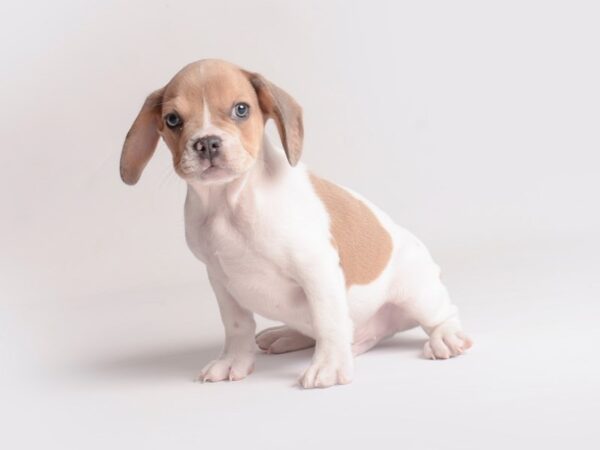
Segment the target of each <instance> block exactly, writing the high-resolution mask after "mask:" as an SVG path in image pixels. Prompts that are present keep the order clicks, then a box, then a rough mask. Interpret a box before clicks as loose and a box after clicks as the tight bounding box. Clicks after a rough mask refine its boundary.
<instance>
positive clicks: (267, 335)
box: [256, 325, 315, 354]
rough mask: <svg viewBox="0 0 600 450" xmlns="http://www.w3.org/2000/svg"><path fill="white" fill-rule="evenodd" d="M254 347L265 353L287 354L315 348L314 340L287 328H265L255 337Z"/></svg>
mask: <svg viewBox="0 0 600 450" xmlns="http://www.w3.org/2000/svg"><path fill="white" fill-rule="evenodd" d="M256 345H258V347H259V348H260V349H261V350H263V351H265V352H267V353H274V354H278V353H287V352H295V351H297V350H304V349H305V348H310V347H314V346H315V340H314V339H312V338H310V337H308V336H305V335H303V334H302V333H300V332H298V331H296V330H294V329H292V328H290V327H288V326H285V325H284V326H280V327H273V328H267V329H266V330H263V331H261V332H260V333H258V334H257V335H256Z"/></svg>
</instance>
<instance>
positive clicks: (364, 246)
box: [310, 174, 392, 287]
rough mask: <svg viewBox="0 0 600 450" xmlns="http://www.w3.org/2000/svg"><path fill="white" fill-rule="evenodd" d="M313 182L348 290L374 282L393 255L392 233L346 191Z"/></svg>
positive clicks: (318, 180)
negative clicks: (328, 220)
mask: <svg viewBox="0 0 600 450" xmlns="http://www.w3.org/2000/svg"><path fill="white" fill-rule="evenodd" d="M310 181H311V183H312V184H313V186H314V188H315V191H316V192H317V195H318V196H319V198H320V199H321V201H322V202H323V203H324V204H325V208H326V209H327V212H328V213H329V218H330V220H331V224H330V228H331V235H332V236H333V240H334V245H335V247H336V248H337V250H338V253H339V255H340V265H341V266H342V270H343V271H344V275H345V277H346V287H349V286H351V285H353V284H368V283H370V282H371V281H373V280H375V279H376V278H377V277H378V276H379V275H380V274H381V273H382V272H383V270H384V269H385V267H386V265H387V263H388V261H389V259H390V256H391V254H392V238H391V236H390V234H389V233H388V232H387V230H386V229H385V228H383V226H382V225H381V223H380V222H379V220H378V219H377V217H375V214H373V212H372V211H371V210H370V209H369V208H368V207H367V206H366V205H365V204H364V203H363V202H361V201H360V200H358V199H357V198H355V197H354V196H352V195H351V194H350V193H349V192H347V191H346V190H344V189H342V188H341V187H339V186H337V185H335V184H333V183H331V182H329V181H327V180H324V179H322V178H319V177H317V176H315V175H313V174H310Z"/></svg>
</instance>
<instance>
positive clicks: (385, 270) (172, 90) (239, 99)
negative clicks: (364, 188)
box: [121, 60, 471, 388]
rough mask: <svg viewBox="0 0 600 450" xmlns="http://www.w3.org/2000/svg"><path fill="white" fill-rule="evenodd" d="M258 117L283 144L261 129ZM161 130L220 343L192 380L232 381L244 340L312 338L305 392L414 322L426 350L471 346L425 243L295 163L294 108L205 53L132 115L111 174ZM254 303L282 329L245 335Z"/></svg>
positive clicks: (345, 374) (340, 375) (134, 168)
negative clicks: (220, 329) (210, 294)
mask: <svg viewBox="0 0 600 450" xmlns="http://www.w3.org/2000/svg"><path fill="white" fill-rule="evenodd" d="M268 119H273V120H274V121H275V123H276V125H277V128H278V131H279V135H280V137H281V141H282V144H283V150H282V149H280V148H278V147H275V146H272V145H271V144H270V143H269V142H268V141H267V139H266V137H265V135H264V127H265V122H266V121H267V120H268ZM161 137H162V138H163V140H164V141H165V142H166V144H167V146H168V147H169V149H170V150H171V152H172V154H173V164H174V167H175V171H176V172H177V174H179V176H181V178H183V179H184V180H185V181H186V182H187V185H188V189H187V198H186V200H185V235H186V239H187V243H188V245H189V247H190V249H191V251H192V252H193V253H194V255H196V257H198V259H200V260H201V261H203V262H204V263H205V264H206V268H207V271H208V277H209V279H210V282H211V284H212V287H213V289H214V292H215V295H216V297H217V300H218V303H219V309H220V312H221V317H222V320H223V325H224V326H225V336H226V337H225V346H224V350H223V352H222V354H221V356H219V357H218V359H216V360H214V361H212V362H210V363H209V364H208V365H206V367H204V369H203V370H202V372H201V374H200V379H201V380H203V381H220V380H239V379H242V378H244V377H246V376H247V375H248V374H250V373H251V372H252V370H253V368H254V359H255V348H256V345H255V342H256V343H257V344H258V346H259V347H260V348H261V349H263V350H265V351H267V352H269V353H282V352H289V351H294V350H299V349H303V348H307V347H311V346H315V352H314V356H313V359H312V362H311V364H310V366H309V367H308V369H307V370H306V371H305V372H304V374H303V375H302V377H301V379H300V383H301V384H302V386H304V387H306V388H312V387H327V386H332V385H335V384H340V383H348V382H350V381H351V380H352V376H353V365H354V364H353V358H354V355H357V354H360V353H362V352H365V351H367V350H368V349H370V348H371V347H373V346H374V345H375V344H377V342H379V341H380V340H381V339H383V338H385V337H387V336H390V335H393V334H394V333H396V332H398V331H401V330H406V329H408V328H412V327H415V326H417V325H420V326H421V327H423V329H424V330H425V331H426V332H427V334H428V335H429V341H428V342H427V343H426V344H425V349H424V351H425V355H426V356H427V357H429V358H432V359H445V358H449V357H452V356H456V355H459V354H461V353H463V352H464V351H465V350H466V349H467V348H469V347H470V346H471V341H470V339H469V338H468V337H466V335H465V334H463V332H462V329H461V325H460V322H459V319H458V312H457V309H456V307H455V306H454V305H453V304H452V303H451V301H450V298H449V297H448V293H447V291H446V288H445V287H444V285H443V284H442V283H441V281H440V279H439V269H438V266H437V265H436V264H435V263H434V262H433V261H432V259H431V257H430V255H429V253H428V251H427V249H426V248H425V246H424V245H423V244H422V243H421V242H420V241H419V240H418V239H417V238H415V237H414V236H413V235H412V234H410V233H409V232H408V231H406V230H404V229H402V228H400V227H399V226H397V225H396V224H394V223H393V222H392V220H391V219H390V218H389V217H388V216H387V215H385V214H384V213H383V212H381V211H380V210H379V209H377V208H376V207H375V206H373V205H372V204H370V203H369V202H367V201H366V200H365V199H363V198H362V197H360V196H359V195H357V194H355V193H354V192H352V191H350V190H348V189H345V188H342V187H340V186H337V185H335V184H333V183H330V182H329V181H325V180H323V179H321V178H319V177H317V176H315V175H313V174H311V173H310V172H309V171H308V170H307V169H306V167H304V165H303V164H301V163H299V159H300V155H301V153H302V138H303V129H302V111H301V108H300V106H299V105H298V104H297V103H296V102H295V101H294V99H293V98H292V97H290V96H289V95H288V94H287V93H286V92H284V91H283V90H281V89H280V88H278V87H277V86H275V85H274V84H272V83H270V82H269V81H267V80H266V79H265V78H263V77H262V76H261V75H258V74H256V73H251V72H247V71H245V70H243V69H240V68H239V67H236V66H234V65H232V64H229V63H226V62H224V61H219V60H203V61H199V62H195V63H192V64H190V65H188V66H186V67H184V68H183V69H182V70H181V71H180V72H179V73H177V74H176V75H175V77H174V78H173V79H172V80H171V81H170V82H169V83H168V84H167V85H166V86H165V87H163V88H162V89H159V90H157V91H155V92H153V93H152V94H150V96H149V97H148V99H147V100H146V102H145V103H144V105H143V107H142V110H141V111H140V113H139V115H138V116H137V118H136V119H135V122H134V123H133V125H132V127H131V130H130V131H129V133H128V135H127V138H126V140H125V144H124V147H123V153H122V155H121V177H122V179H123V181H125V183H127V184H134V183H136V182H137V181H138V179H139V177H140V175H141V173H142V170H143V168H144V166H145V165H146V163H147V162H148V160H149V159H150V157H151V156H152V154H153V152H154V150H155V148H156V145H157V143H158V140H159V138H161ZM254 313H256V314H260V315H262V316H264V317H267V318H269V319H273V320H276V321H279V322H282V323H283V324H285V325H283V326H281V327H277V328H272V329H268V330H265V331H263V332H262V333H260V334H258V335H257V336H255V322H254V316H253V315H254Z"/></svg>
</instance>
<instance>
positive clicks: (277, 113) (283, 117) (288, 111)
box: [247, 72, 304, 166]
mask: <svg viewBox="0 0 600 450" xmlns="http://www.w3.org/2000/svg"><path fill="white" fill-rule="evenodd" d="M247 75H248V78H249V79H250V82H251V83H252V86H254V89H255V90H256V94H257V95H258V102H259V104H260V108H261V109H262V111H263V113H264V114H265V115H266V116H267V117H268V118H271V119H273V120H275V124H276V125H277V130H278V131H279V136H280V137H281V143H282V144H283V149H284V150H285V154H286V156H287V159H288V161H289V162H290V164H291V165H292V166H295V165H296V164H297V163H298V161H299V160H300V156H301V155H302V141H303V139H304V126H303V123H302V108H301V107H300V105H299V104H298V103H296V100H294V99H293V98H292V96H291V95H289V94H288V93H287V92H285V91H284V90H283V89H280V88H278V87H277V86H275V85H274V84H273V83H271V82H270V81H268V80H266V79H265V78H264V77H263V76H262V75H259V74H257V73H249V72H247Z"/></svg>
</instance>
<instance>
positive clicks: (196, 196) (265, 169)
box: [186, 134, 293, 215]
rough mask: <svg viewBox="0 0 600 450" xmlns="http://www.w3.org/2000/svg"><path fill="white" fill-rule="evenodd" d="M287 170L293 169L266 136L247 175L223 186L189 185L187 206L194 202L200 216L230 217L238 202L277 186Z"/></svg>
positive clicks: (190, 183)
mask: <svg viewBox="0 0 600 450" xmlns="http://www.w3.org/2000/svg"><path fill="white" fill-rule="evenodd" d="M290 170H293V168H292V167H290V165H289V164H288V161H287V159H286V157H285V153H284V152H283V149H281V148H277V147H275V146H274V145H273V144H272V143H271V142H270V140H269V138H268V137H267V136H266V134H265V136H264V137H263V142H262V148H261V151H260V153H259V157H258V158H257V160H256V162H255V163H254V165H253V166H252V168H251V169H250V170H248V172H246V173H244V174H243V175H240V176H239V177H238V178H236V179H234V180H232V181H229V182H227V183H222V184H218V183H217V184H202V183H194V182H189V183H188V194H187V199H186V203H189V202H193V203H194V209H199V210H200V211H202V214H203V215H213V214H219V213H223V212H229V213H231V212H234V211H235V210H236V209H237V208H238V206H239V205H240V202H242V203H243V202H250V201H251V200H252V196H253V195H257V194H259V193H260V192H261V191H264V190H265V188H267V187H269V186H271V185H272V184H273V183H277V180H278V179H279V178H280V177H283V176H285V174H286V172H288V171H290Z"/></svg>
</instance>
